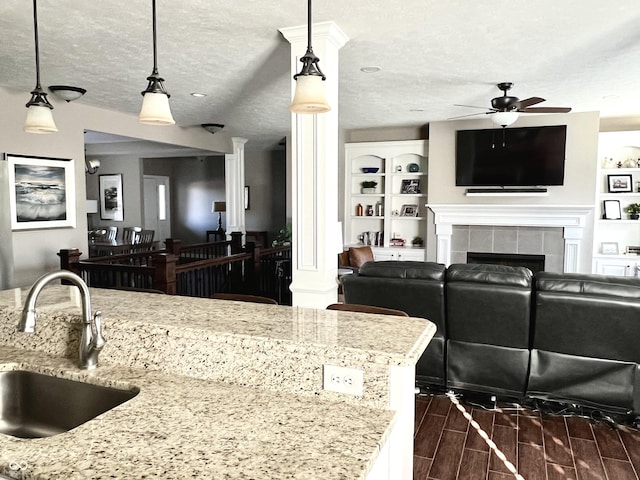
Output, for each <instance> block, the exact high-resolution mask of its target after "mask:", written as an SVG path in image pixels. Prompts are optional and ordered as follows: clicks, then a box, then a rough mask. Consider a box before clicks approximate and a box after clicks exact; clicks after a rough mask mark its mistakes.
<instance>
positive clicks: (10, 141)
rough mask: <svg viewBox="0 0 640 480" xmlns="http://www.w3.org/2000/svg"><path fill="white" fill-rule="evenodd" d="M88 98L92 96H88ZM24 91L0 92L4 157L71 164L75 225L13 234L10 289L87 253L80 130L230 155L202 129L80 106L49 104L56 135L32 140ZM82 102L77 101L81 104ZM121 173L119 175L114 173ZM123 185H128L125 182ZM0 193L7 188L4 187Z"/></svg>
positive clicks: (222, 138) (223, 140)
mask: <svg viewBox="0 0 640 480" xmlns="http://www.w3.org/2000/svg"><path fill="white" fill-rule="evenodd" d="M87 95H91V92H88V93H87ZM29 98H30V95H29V93H28V91H26V90H25V91H24V92H15V91H12V90H8V89H5V88H0V105H2V115H1V116H0V144H1V145H2V152H3V153H14V154H20V155H33V156H46V157H56V158H69V159H72V160H73V162H74V164H75V189H76V211H77V225H76V227H75V228H58V229H46V230H22V231H15V232H13V233H12V235H11V242H12V246H13V267H14V278H13V282H12V286H26V285H30V284H31V283H33V281H34V280H35V279H36V278H37V277H38V276H40V275H42V274H43V273H45V272H47V271H51V270H56V269H58V268H59V258H58V256H57V255H56V253H57V252H58V251H59V250H60V249H63V248H72V247H77V248H79V249H80V250H81V251H83V252H87V216H86V213H85V212H86V210H85V208H86V206H85V199H86V198H87V197H86V188H85V173H84V130H85V129H86V130H95V131H100V132H106V133H113V134H117V135H124V136H128V137H135V138H142V139H146V140H152V141H157V142H163V143H173V144H176V145H182V146H188V147H193V148H198V149H203V150H209V151H214V152H220V153H232V151H233V147H232V143H231V140H230V138H229V137H228V136H227V135H225V134H224V133H223V132H220V133H218V134H216V135H211V134H210V133H208V132H206V131H204V130H203V129H202V128H199V127H198V128H189V127H186V128H183V127H180V126H178V125H173V126H166V127H155V126H149V125H141V124H140V123H139V122H138V119H137V116H136V115H129V114H123V113H120V112H115V111H111V110H106V109H101V108H96V107H91V106H88V105H83V104H82V103H78V102H72V103H66V102H62V101H57V100H56V99H55V98H51V99H50V100H51V102H52V104H53V105H54V107H55V109H54V111H53V114H54V118H55V121H56V124H57V126H58V130H59V131H58V132H57V133H54V134H51V135H35V134H29V133H25V132H24V131H23V130H22V126H23V123H24V119H25V116H26V113H27V111H26V108H25V103H26V102H27V101H28V100H29ZM80 102H81V100H80ZM115 173H119V172H115ZM125 182H126V179H125ZM2 188H8V186H7V185H2Z"/></svg>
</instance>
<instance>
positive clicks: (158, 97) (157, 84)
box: [139, 0, 176, 125]
mask: <svg viewBox="0 0 640 480" xmlns="http://www.w3.org/2000/svg"><path fill="white" fill-rule="evenodd" d="M151 6H152V12H153V71H152V72H151V75H149V76H148V77H147V80H148V81H149V84H148V85H147V88H146V89H145V90H144V91H143V92H142V95H143V97H144V98H143V100H142V108H141V109H140V116H139V119H140V123H145V124H148V125H173V124H175V123H176V121H175V120H174V119H173V115H171V108H170V107H169V93H167V91H166V90H165V88H164V83H163V82H164V78H162V77H160V75H159V74H158V48H157V41H156V0H153V1H152V4H151Z"/></svg>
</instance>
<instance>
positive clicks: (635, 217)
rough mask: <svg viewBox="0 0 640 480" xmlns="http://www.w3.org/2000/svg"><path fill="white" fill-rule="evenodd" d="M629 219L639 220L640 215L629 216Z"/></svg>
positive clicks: (632, 214)
mask: <svg viewBox="0 0 640 480" xmlns="http://www.w3.org/2000/svg"><path fill="white" fill-rule="evenodd" d="M629 218H630V219H631V220H638V218H640V214H638V213H631V214H629Z"/></svg>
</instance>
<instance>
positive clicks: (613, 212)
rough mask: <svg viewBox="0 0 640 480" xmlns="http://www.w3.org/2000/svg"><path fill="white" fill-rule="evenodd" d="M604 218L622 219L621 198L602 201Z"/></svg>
mask: <svg viewBox="0 0 640 480" xmlns="http://www.w3.org/2000/svg"><path fill="white" fill-rule="evenodd" d="M602 211H603V213H602V218H603V219H605V220H621V219H622V210H621V209H620V200H603V201H602Z"/></svg>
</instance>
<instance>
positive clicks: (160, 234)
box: [143, 175, 171, 247]
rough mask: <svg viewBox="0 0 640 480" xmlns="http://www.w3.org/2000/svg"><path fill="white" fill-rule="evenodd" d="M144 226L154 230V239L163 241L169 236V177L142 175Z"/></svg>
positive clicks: (161, 243)
mask: <svg viewBox="0 0 640 480" xmlns="http://www.w3.org/2000/svg"><path fill="white" fill-rule="evenodd" d="M143 188H144V228H145V229H147V230H155V232H156V234H155V236H154V239H155V240H158V241H160V246H161V247H163V246H164V244H163V242H164V241H165V240H166V239H167V238H171V208H170V205H171V196H170V192H169V177H165V176H160V175H145V176H144V187H143Z"/></svg>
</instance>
